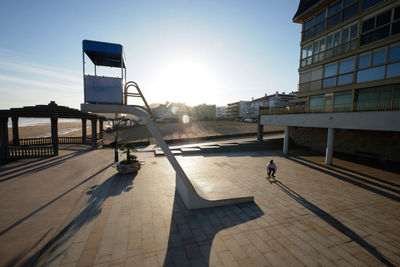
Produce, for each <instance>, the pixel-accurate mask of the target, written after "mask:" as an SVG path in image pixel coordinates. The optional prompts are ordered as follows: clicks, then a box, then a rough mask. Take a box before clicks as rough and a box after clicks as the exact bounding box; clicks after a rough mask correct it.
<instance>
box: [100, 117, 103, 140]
mask: <svg viewBox="0 0 400 267" xmlns="http://www.w3.org/2000/svg"><path fill="white" fill-rule="evenodd" d="M103 122H104V121H103V120H99V128H100V129H99V130H100V139H103Z"/></svg>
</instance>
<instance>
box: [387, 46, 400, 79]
mask: <svg viewBox="0 0 400 267" xmlns="http://www.w3.org/2000/svg"><path fill="white" fill-rule="evenodd" d="M388 63H389V64H388V66H387V69H386V78H394V77H399V76H400V44H395V45H393V46H391V47H389V54H388Z"/></svg>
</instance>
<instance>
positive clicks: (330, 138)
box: [325, 128, 335, 165]
mask: <svg viewBox="0 0 400 267" xmlns="http://www.w3.org/2000/svg"><path fill="white" fill-rule="evenodd" d="M334 134H335V129H333V128H328V138H327V140H326V153H325V164H327V165H331V164H332V156H333V142H334Z"/></svg>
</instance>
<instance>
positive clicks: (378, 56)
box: [372, 48, 386, 66]
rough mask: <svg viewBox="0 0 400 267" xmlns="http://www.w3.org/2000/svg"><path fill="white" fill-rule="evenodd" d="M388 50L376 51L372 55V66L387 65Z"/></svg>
mask: <svg viewBox="0 0 400 267" xmlns="http://www.w3.org/2000/svg"><path fill="white" fill-rule="evenodd" d="M385 58H386V48H384V49H379V50H375V51H374V52H373V53H372V66H377V65H382V64H385V61H386V60H385Z"/></svg>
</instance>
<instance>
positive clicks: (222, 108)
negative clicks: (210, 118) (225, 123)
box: [215, 106, 227, 119]
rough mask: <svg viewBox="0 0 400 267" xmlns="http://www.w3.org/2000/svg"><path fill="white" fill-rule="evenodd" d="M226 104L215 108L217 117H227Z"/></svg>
mask: <svg viewBox="0 0 400 267" xmlns="http://www.w3.org/2000/svg"><path fill="white" fill-rule="evenodd" d="M226 108H227V107H226V106H220V107H217V108H216V110H215V116H216V118H217V119H221V118H226Z"/></svg>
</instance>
